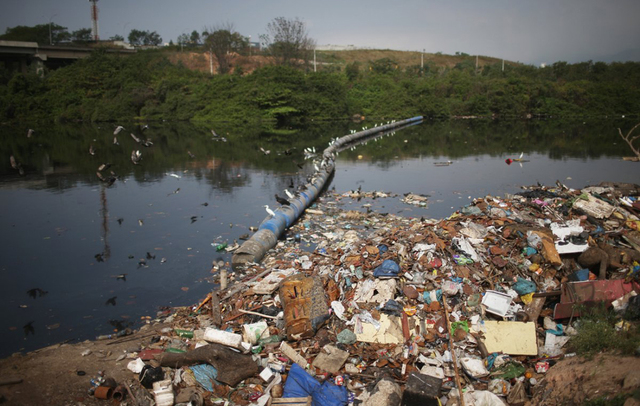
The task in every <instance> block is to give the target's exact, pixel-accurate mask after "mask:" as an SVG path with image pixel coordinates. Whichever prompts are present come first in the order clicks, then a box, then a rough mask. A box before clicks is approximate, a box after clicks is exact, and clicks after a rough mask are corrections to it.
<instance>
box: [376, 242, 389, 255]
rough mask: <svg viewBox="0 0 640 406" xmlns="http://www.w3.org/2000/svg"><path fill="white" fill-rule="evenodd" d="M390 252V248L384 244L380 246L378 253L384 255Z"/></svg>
mask: <svg viewBox="0 0 640 406" xmlns="http://www.w3.org/2000/svg"><path fill="white" fill-rule="evenodd" d="M388 250H389V247H387V246H386V245H384V244H380V245H378V251H380V253H381V254H384V253H385V252H387V251H388Z"/></svg>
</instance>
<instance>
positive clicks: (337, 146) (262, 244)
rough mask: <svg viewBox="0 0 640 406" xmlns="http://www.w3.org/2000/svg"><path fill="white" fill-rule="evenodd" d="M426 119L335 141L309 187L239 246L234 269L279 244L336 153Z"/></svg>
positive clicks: (324, 180)
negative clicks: (364, 140) (359, 142)
mask: <svg viewBox="0 0 640 406" xmlns="http://www.w3.org/2000/svg"><path fill="white" fill-rule="evenodd" d="M421 121H422V116H417V117H412V118H409V119H406V120H402V121H397V122H394V123H389V124H385V125H382V126H379V127H374V128H369V129H367V130H363V131H359V132H357V133H353V134H349V135H345V136H343V137H340V138H338V139H337V140H335V141H334V142H333V143H332V144H331V145H330V146H329V147H328V148H326V149H325V150H324V151H323V153H322V157H323V158H324V162H326V164H325V166H324V167H322V168H319V169H320V170H319V171H316V172H315V173H314V174H313V175H312V178H311V181H310V182H309V183H307V184H306V185H305V187H306V189H304V190H302V191H299V192H298V193H296V196H295V197H294V198H293V199H289V203H290V205H289V206H280V207H279V208H277V209H276V210H274V213H275V216H268V217H267V218H265V219H264V220H263V221H262V223H261V224H260V227H258V231H256V233H255V234H253V235H252V236H251V238H250V239H248V240H247V241H245V242H244V243H243V244H242V245H241V246H240V248H238V249H237V250H236V251H235V252H234V253H233V257H232V259H231V265H232V267H233V269H236V268H238V267H240V266H243V265H246V264H247V263H249V262H258V261H260V260H261V259H262V258H263V257H264V255H265V254H266V253H267V251H269V250H270V249H271V248H273V247H275V246H276V243H277V242H278V238H279V237H280V236H281V235H282V233H283V232H284V231H285V230H286V229H287V228H289V227H291V225H292V224H293V223H295V222H296V220H297V219H298V218H299V217H300V216H301V215H302V213H304V211H305V209H306V208H307V207H309V206H310V205H311V203H313V201H314V200H315V199H316V198H317V197H318V196H319V194H320V192H321V191H322V190H323V188H324V187H325V185H326V183H327V180H328V179H329V178H330V177H331V175H332V174H333V172H334V171H335V162H334V159H335V154H336V152H339V151H341V150H342V149H344V147H345V146H346V145H349V144H352V143H356V142H357V141H359V140H362V139H364V138H367V137H371V136H373V135H375V134H379V133H384V132H388V131H390V130H393V129H398V128H400V127H405V126H407V125H412V124H418V123H420V122H421Z"/></svg>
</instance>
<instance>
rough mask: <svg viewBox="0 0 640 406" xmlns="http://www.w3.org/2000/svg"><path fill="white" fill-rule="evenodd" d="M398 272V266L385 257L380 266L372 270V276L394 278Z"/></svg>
mask: <svg viewBox="0 0 640 406" xmlns="http://www.w3.org/2000/svg"><path fill="white" fill-rule="evenodd" d="M399 272H400V266H399V265H398V264H396V263H395V261H393V260H390V259H385V260H384V262H382V264H380V266H378V267H377V268H376V269H375V270H374V271H373V276H375V277H376V278H394V277H396V276H398V273H399Z"/></svg>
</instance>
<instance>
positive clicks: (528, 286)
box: [512, 277, 536, 296]
mask: <svg viewBox="0 0 640 406" xmlns="http://www.w3.org/2000/svg"><path fill="white" fill-rule="evenodd" d="M512 287H513V290H515V291H516V292H517V293H518V295H520V296H523V295H528V294H529V293H532V292H535V291H536V284H535V282H533V281H528V280H526V279H523V278H520V277H519V278H518V281H517V282H516V283H514V284H513V286H512Z"/></svg>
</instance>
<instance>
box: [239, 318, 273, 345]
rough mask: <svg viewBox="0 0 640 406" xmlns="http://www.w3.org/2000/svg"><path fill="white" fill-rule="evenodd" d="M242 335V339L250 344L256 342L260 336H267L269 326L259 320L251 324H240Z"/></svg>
mask: <svg viewBox="0 0 640 406" xmlns="http://www.w3.org/2000/svg"><path fill="white" fill-rule="evenodd" d="M242 330H243V333H242V337H243V339H244V341H246V342H248V343H251V344H254V345H255V344H258V340H260V339H261V338H267V337H269V326H268V325H267V323H266V322H265V321H259V322H257V323H253V324H245V325H243V326H242Z"/></svg>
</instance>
